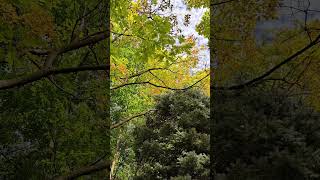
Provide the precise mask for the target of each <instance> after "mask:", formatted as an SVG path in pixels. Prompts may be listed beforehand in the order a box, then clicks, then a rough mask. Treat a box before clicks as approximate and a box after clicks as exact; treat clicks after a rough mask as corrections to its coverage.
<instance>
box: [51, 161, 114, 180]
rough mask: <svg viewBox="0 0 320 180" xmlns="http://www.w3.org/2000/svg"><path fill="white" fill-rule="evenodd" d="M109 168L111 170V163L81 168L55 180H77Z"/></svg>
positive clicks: (106, 162) (100, 163)
mask: <svg viewBox="0 0 320 180" xmlns="http://www.w3.org/2000/svg"><path fill="white" fill-rule="evenodd" d="M107 168H108V169H109V170H110V162H108V161H105V162H99V163H97V164H95V165H91V166H84V167H81V168H79V169H77V170H74V171H72V172H70V173H69V174H66V175H63V176H59V177H56V178H54V179H55V180H71V179H75V178H78V177H81V176H84V175H88V174H92V173H94V172H98V171H101V170H104V169H107Z"/></svg>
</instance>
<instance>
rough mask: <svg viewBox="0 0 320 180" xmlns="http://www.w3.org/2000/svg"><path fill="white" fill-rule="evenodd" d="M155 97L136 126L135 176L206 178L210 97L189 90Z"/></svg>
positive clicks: (207, 172) (207, 174) (207, 169)
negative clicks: (154, 103) (143, 121)
mask: <svg viewBox="0 0 320 180" xmlns="http://www.w3.org/2000/svg"><path fill="white" fill-rule="evenodd" d="M156 101H157V104H156V106H155V111H154V112H153V113H151V114H149V115H148V116H147V117H146V123H145V125H143V126H138V127H136V129H135V133H134V134H135V154H136V161H137V166H138V171H137V176H136V179H150V178H152V179H170V178H171V179H172V178H173V179H175V178H176V179H177V178H182V177H190V178H192V179H203V178H209V156H208V153H209V127H208V126H207V124H208V123H209V98H208V97H207V96H205V95H204V94H203V93H202V92H200V91H196V90H189V91H183V92H174V93H168V94H165V95H162V96H159V97H158V98H157V100H156Z"/></svg>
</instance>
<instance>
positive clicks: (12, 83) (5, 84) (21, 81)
mask: <svg viewBox="0 0 320 180" xmlns="http://www.w3.org/2000/svg"><path fill="white" fill-rule="evenodd" d="M108 68H109V65H107V64H104V65H99V66H80V67H70V68H61V69H45V70H39V71H37V72H34V73H32V74H30V75H26V76H24V77H20V78H15V79H10V80H0V90H2V89H10V88H13V87H17V86H22V85H25V84H28V83H32V82H34V81H37V80H40V79H42V78H44V77H48V76H50V75H56V74H68V73H73V72H80V71H95V70H108Z"/></svg>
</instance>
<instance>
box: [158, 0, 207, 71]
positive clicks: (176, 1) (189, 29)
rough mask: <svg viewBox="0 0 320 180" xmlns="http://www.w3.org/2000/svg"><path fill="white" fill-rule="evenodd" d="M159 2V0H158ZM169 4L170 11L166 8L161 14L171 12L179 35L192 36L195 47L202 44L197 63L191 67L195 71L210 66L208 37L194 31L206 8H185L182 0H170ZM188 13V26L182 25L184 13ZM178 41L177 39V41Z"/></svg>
mask: <svg viewBox="0 0 320 180" xmlns="http://www.w3.org/2000/svg"><path fill="white" fill-rule="evenodd" d="M158 2H159V3H160V2H161V0H158ZM170 2H171V4H172V5H173V7H172V11H171V10H169V9H168V10H167V12H164V13H163V14H171V15H172V14H173V15H176V16H177V21H178V25H177V26H178V28H179V29H181V30H182V32H181V33H180V34H179V35H183V36H185V37H189V36H193V37H194V39H195V41H196V45H197V47H201V46H204V47H205V48H204V49H203V50H200V52H199V56H198V58H199V64H198V65H197V68H195V69H193V71H197V70H200V69H203V68H205V67H210V52H209V47H208V42H209V41H208V38H205V37H204V36H202V35H199V33H198V32H197V31H196V26H197V25H198V24H199V23H200V22H201V19H202V16H203V15H204V13H205V12H206V11H208V10H209V9H208V8H189V9H188V8H187V5H186V4H185V2H184V0H171V1H170ZM187 14H190V15H191V16H190V23H189V24H188V26H186V25H184V19H185V15H187ZM177 42H178V41H177Z"/></svg>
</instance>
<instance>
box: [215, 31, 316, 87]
mask: <svg viewBox="0 0 320 180" xmlns="http://www.w3.org/2000/svg"><path fill="white" fill-rule="evenodd" d="M319 39H320V34H319V35H318V36H317V37H316V39H315V40H314V41H312V42H311V43H309V44H308V45H307V46H305V47H304V48H302V49H301V50H299V51H298V52H296V53H294V54H293V55H291V56H289V57H288V58H287V59H285V60H284V61H282V62H281V63H279V64H277V65H276V66H274V67H273V68H271V69H270V70H268V71H267V72H265V73H263V74H262V75H260V76H258V77H256V78H254V79H252V80H250V81H247V82H246V83H243V84H239V85H234V86H230V87H214V86H213V87H211V88H212V89H215V90H237V89H243V88H245V87H248V86H251V85H253V84H255V83H257V82H259V81H261V80H263V79H264V78H265V77H267V76H269V75H270V74H272V73H273V72H274V71H276V70H277V69H279V68H281V67H282V66H283V65H285V64H287V63H289V62H291V61H292V60H294V59H295V58H296V57H298V56H299V55H301V54H302V53H304V52H305V51H307V50H308V49H310V48H311V47H313V46H315V45H316V44H318V43H319Z"/></svg>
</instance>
